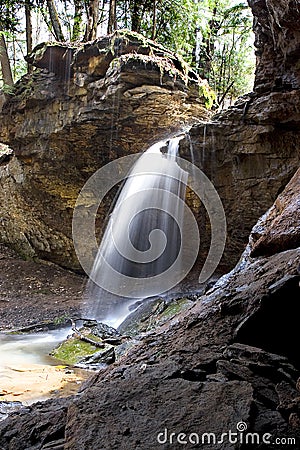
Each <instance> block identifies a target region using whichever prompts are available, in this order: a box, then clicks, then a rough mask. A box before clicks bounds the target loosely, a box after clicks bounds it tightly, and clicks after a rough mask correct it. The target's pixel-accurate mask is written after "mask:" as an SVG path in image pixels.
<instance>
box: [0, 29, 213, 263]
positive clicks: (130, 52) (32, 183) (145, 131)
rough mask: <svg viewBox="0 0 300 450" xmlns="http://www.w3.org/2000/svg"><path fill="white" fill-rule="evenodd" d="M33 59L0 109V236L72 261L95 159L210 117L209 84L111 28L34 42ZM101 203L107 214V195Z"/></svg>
mask: <svg viewBox="0 0 300 450" xmlns="http://www.w3.org/2000/svg"><path fill="white" fill-rule="evenodd" d="M29 60H30V61H31V62H32V63H33V64H34V65H35V66H36V67H38V69H37V70H35V71H34V73H33V74H32V75H31V74H28V75H26V76H25V77H23V78H22V79H21V80H20V81H19V82H18V83H17V85H16V87H15V92H14V95H13V96H12V97H11V98H10V99H9V100H8V101H7V102H6V103H5V104H4V105H3V108H2V113H1V115H0V123H1V125H0V142H2V143H4V144H6V145H8V146H9V147H10V149H12V150H13V152H12V151H11V150H10V149H8V148H7V147H5V145H4V146H3V145H2V147H1V148H2V150H1V153H0V158H1V160H0V163H1V166H0V180H1V181H0V182H1V190H0V199H1V205H2V211H1V216H2V217H1V222H0V237H1V240H2V241H3V242H5V243H8V244H10V245H12V246H13V247H14V248H15V249H17V251H18V252H19V253H21V254H23V255H24V256H25V257H34V256H39V257H40V258H44V259H48V260H51V261H54V262H56V263H58V264H60V265H63V266H66V267H69V268H72V269H79V268H80V266H79V264H78V261H77V259H76V256H75V254H74V249H73V242H72V232H71V224H72V213H73V208H74V205H75V201H76V199H77V196H78V194H79V191H80V189H81V188H82V187H83V185H84V183H85V182H86V180H87V179H88V178H89V177H90V176H91V175H92V174H93V173H94V172H95V171H96V170H97V169H98V168H100V167H101V166H103V165H105V164H107V163H108V162H109V161H111V160H114V159H116V158H117V157H121V156H124V155H127V154H131V153H134V152H139V151H143V150H145V149H146V148H147V147H148V146H149V145H151V144H153V143H154V142H156V141H158V140H160V139H163V138H166V137H167V136H169V135H170V134H171V135H172V133H178V132H179V131H182V130H185V129H186V127H188V126H190V125H192V124H193V123H195V122H197V121H199V120H201V119H204V118H206V117H207V112H206V108H205V107H204V103H205V101H206V98H205V96H203V95H202V93H203V92H204V93H205V92H206V90H207V87H206V85H205V82H203V83H202V87H203V88H201V87H199V84H198V79H197V76H196V75H195V74H193V73H192V72H190V71H189V68H188V66H187V65H186V64H185V63H184V62H183V61H181V60H180V59H178V58H177V57H176V56H174V54H172V53H171V52H168V51H167V50H165V49H163V48H162V47H161V46H159V45H156V44H154V43H153V42H150V41H147V40H146V39H144V38H143V37H142V36H140V35H137V34H135V33H129V32H117V33H115V34H114V35H112V36H110V37H104V38H101V39H98V40H96V41H95V42H93V43H88V44H85V45H82V46H79V48H78V47H77V48H75V47H74V48H73V47H70V46H68V45H61V44H58V45H56V44H54V45H43V44H42V45H40V46H38V47H37V48H36V50H35V51H34V53H33V54H32V55H31V56H30V57H29ZM112 196H113V195H110V196H109V197H108V198H107V199H106V203H105V205H104V206H102V208H100V211H99V214H98V224H100V225H99V228H101V224H102V223H103V221H104V217H105V215H106V213H107V211H108V208H109V203H110V201H111V200H112Z"/></svg>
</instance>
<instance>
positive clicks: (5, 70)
mask: <svg viewBox="0 0 300 450" xmlns="http://www.w3.org/2000/svg"><path fill="white" fill-rule="evenodd" d="M0 64H1V71H2V78H3V83H4V84H5V85H6V86H13V84H14V81H13V77H12V71H11V67H10V62H9V57H8V53H7V46H6V42H5V38H4V35H3V33H2V32H1V31H0Z"/></svg>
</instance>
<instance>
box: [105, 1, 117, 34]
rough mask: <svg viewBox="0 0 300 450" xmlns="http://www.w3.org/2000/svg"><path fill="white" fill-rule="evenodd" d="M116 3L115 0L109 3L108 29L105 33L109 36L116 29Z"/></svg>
mask: <svg viewBox="0 0 300 450" xmlns="http://www.w3.org/2000/svg"><path fill="white" fill-rule="evenodd" d="M116 13H117V2H116V0H110V2H109V18H108V27H107V33H108V34H110V33H112V32H113V31H115V30H116V29H117V20H116Z"/></svg>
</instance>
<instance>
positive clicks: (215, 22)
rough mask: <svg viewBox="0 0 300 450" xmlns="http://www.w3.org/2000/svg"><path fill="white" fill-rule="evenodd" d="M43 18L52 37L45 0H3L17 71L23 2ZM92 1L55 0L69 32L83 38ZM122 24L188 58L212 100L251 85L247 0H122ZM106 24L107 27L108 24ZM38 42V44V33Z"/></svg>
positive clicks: (221, 100)
mask: <svg viewBox="0 0 300 450" xmlns="http://www.w3.org/2000/svg"><path fill="white" fill-rule="evenodd" d="M25 1H26V4H27V6H28V4H29V6H30V9H31V11H32V13H34V14H37V13H38V14H39V17H40V19H41V18H43V20H44V25H42V28H43V29H44V32H43V33H41V35H40V40H49V34H48V35H46V34H45V30H48V33H49V32H53V25H52V24H51V20H50V16H49V10H48V8H47V5H48V2H47V1H46V0H20V1H16V0H0V30H3V31H5V32H7V33H9V38H8V39H7V42H8V47H9V48H8V50H9V56H10V58H11V61H12V62H13V75H14V78H15V79H18V78H19V77H20V76H21V75H22V74H23V73H24V71H25V69H26V65H25V62H24V58H23V56H24V54H25V53H26V50H25V33H24V30H25V21H24V19H23V17H22V16H24V5H25ZM110 2H111V0H104V1H103V2H102V1H100V0H99V7H100V11H99V18H98V23H99V25H101V34H104V33H105V31H106V28H105V27H106V26H107V25H106V24H107V22H108V14H109V13H108V9H109V8H108V7H107V6H108V5H107V3H110ZM96 3H97V2H96V1H94V2H92V1H91V0H54V5H55V7H56V9H57V14H58V16H57V18H58V20H59V22H60V25H61V28H62V30H63V34H64V36H67V37H68V39H69V40H73V41H75V40H83V39H84V32H85V28H86V24H87V22H88V20H89V18H88V14H89V13H90V11H89V9H90V8H91V7H92V6H91V5H95V4H96ZM116 18H117V27H118V28H119V29H122V28H127V29H131V30H133V31H137V32H139V33H141V34H142V35H143V36H145V37H146V38H151V39H154V40H155V41H156V42H157V43H160V44H162V45H164V46H165V47H167V48H169V49H170V50H172V51H175V52H177V54H178V55H179V56H181V57H183V58H184V60H185V61H186V62H187V63H188V64H190V65H191V66H192V67H193V69H194V70H195V71H196V72H197V73H198V74H199V75H200V77H201V78H204V79H207V80H208V82H209V85H210V86H211V88H212V89H213V90H214V91H215V93H216V94H215V98H214V99H213V97H214V96H213V94H212V93H211V92H204V91H205V89H206V87H205V86H204V85H201V86H200V88H199V89H200V91H201V93H202V94H203V96H204V97H205V98H207V104H209V105H211V104H212V102H214V104H215V105H217V106H218V105H221V106H223V105H224V104H227V103H228V101H231V100H233V99H235V98H236V97H237V96H238V95H241V94H243V93H245V92H246V91H249V90H251V84H252V82H253V73H254V65H255V61H254V52H253V45H252V43H251V29H252V16H251V12H250V9H249V7H248V5H247V1H246V0H240V2H238V0H117V10H116ZM103 27H104V28H103ZM33 37H34V39H33V41H34V42H35V43H38V42H39V41H38V38H37V36H33Z"/></svg>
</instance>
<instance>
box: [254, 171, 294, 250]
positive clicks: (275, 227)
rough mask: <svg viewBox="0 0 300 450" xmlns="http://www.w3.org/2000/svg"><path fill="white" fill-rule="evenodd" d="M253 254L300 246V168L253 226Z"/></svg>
mask: <svg viewBox="0 0 300 450" xmlns="http://www.w3.org/2000/svg"><path fill="white" fill-rule="evenodd" d="M251 237H252V242H251V246H252V250H251V256H260V255H272V254H274V253H278V252H280V251H282V250H283V249H286V250H287V249H292V248H297V247H300V169H298V170H297V172H296V174H295V175H294V176H293V178H292V180H291V181H290V182H289V184H288V185H287V187H286V189H285V190H284V192H283V193H282V194H281V195H279V197H278V198H277V199H276V201H275V203H274V205H273V206H272V207H271V209H270V210H269V211H268V212H267V213H266V214H265V215H264V216H263V217H262V218H261V219H260V220H259V221H258V223H257V224H256V226H255V228H254V230H252V234H251Z"/></svg>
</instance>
